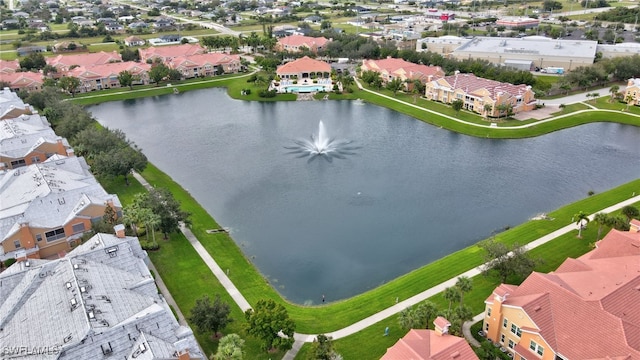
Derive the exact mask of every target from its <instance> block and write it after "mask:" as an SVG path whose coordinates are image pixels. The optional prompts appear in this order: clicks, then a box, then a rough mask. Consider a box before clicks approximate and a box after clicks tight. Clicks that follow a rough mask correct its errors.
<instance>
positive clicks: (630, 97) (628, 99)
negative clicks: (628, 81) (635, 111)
mask: <svg viewBox="0 0 640 360" xmlns="http://www.w3.org/2000/svg"><path fill="white" fill-rule="evenodd" d="M634 101H635V97H634V96H633V94H632V93H631V92H627V95H626V96H625V97H624V102H626V103H627V110H629V105H631V104H632V103H633V102H634Z"/></svg>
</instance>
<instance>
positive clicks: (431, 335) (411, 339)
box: [380, 316, 478, 360]
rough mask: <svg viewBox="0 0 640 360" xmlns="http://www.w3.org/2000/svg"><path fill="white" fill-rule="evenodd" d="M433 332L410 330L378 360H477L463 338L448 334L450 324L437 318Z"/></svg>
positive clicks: (441, 318) (439, 317) (443, 319)
mask: <svg viewBox="0 0 640 360" xmlns="http://www.w3.org/2000/svg"><path fill="white" fill-rule="evenodd" d="M433 323H434V324H435V330H425V329H420V330H417V329H411V330H409V332H408V333H407V335H405V336H404V337H403V338H401V339H400V340H398V342H397V343H395V345H393V346H392V347H390V348H388V349H387V352H386V353H385V354H384V356H382V358H381V359H380V360H445V359H460V360H474V359H475V360H478V357H477V356H476V354H475V353H474V352H473V350H472V349H471V346H469V344H468V343H467V341H466V340H465V339H464V338H461V337H457V336H453V335H451V334H449V327H450V326H451V323H450V322H449V321H447V319H445V318H443V317H441V316H438V317H437V318H436V319H435V321H434V322H433Z"/></svg>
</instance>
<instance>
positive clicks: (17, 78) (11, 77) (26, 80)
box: [0, 71, 44, 91]
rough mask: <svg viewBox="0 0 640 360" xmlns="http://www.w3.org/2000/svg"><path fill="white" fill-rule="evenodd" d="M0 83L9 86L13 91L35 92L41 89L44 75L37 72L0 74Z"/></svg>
mask: <svg viewBox="0 0 640 360" xmlns="http://www.w3.org/2000/svg"><path fill="white" fill-rule="evenodd" d="M0 81H3V82H6V83H8V84H9V88H10V89H11V90H13V91H19V90H23V89H24V90H27V91H37V90H41V89H42V85H43V83H44V75H42V73H39V72H31V71H25V72H14V73H8V74H7V73H4V74H0Z"/></svg>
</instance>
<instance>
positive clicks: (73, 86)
mask: <svg viewBox="0 0 640 360" xmlns="http://www.w3.org/2000/svg"><path fill="white" fill-rule="evenodd" d="M58 86H59V87H60V88H61V89H62V90H64V91H66V92H68V93H69V94H71V96H72V97H74V96H75V94H76V91H77V90H78V87H80V79H78V78H77V77H73V76H63V77H62V78H61V79H60V80H58Z"/></svg>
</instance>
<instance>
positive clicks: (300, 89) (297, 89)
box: [284, 85, 325, 93]
mask: <svg viewBox="0 0 640 360" xmlns="http://www.w3.org/2000/svg"><path fill="white" fill-rule="evenodd" d="M324 90H325V89H324V86H319V85H315V86H285V87H284V91H285V92H288V93H310V92H318V91H324Z"/></svg>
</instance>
